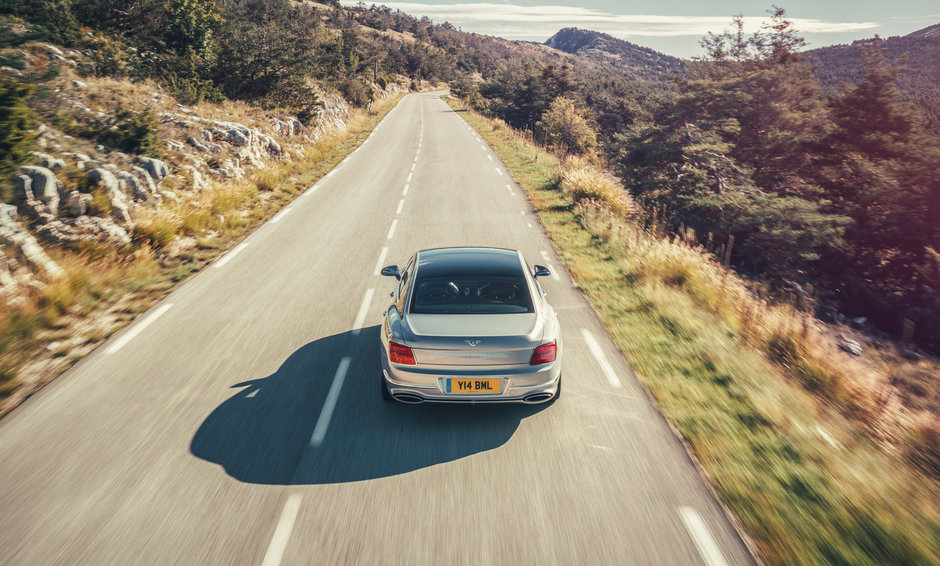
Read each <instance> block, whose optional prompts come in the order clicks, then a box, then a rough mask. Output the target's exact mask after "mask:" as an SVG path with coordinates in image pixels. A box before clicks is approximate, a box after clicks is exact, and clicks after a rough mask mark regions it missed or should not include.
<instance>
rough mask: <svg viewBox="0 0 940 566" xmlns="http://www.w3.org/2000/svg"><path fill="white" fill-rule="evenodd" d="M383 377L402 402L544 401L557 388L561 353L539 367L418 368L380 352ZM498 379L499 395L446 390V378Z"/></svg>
mask: <svg viewBox="0 0 940 566" xmlns="http://www.w3.org/2000/svg"><path fill="white" fill-rule="evenodd" d="M380 357H381V360H382V379H384V380H385V385H386V387H387V388H388V391H389V393H391V395H392V397H394V398H395V399H396V400H398V401H401V402H403V403H423V402H432V403H530V404H534V403H545V402H547V401H550V400H551V399H552V398H553V397H554V396H555V393H556V392H557V391H558V385H559V380H560V378H561V352H560V351H559V353H558V356H557V358H556V360H555V361H554V362H552V363H548V364H541V365H538V366H494V367H473V368H467V369H458V368H454V367H450V366H438V367H421V366H404V365H399V364H391V363H389V361H388V358H387V357H386V356H385V352H384V350H383V352H382V356H380ZM466 377H487V378H498V379H499V380H500V382H501V387H500V392H499V393H498V394H485V395H477V394H453V393H447V392H446V389H447V388H446V383H447V379H450V378H466Z"/></svg>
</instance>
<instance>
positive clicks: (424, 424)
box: [0, 94, 752, 566]
mask: <svg viewBox="0 0 940 566" xmlns="http://www.w3.org/2000/svg"><path fill="white" fill-rule="evenodd" d="M450 245H484V246H501V247H511V248H517V249H520V250H522V252H523V253H524V254H525V256H526V258H527V260H528V261H529V263H530V264H532V263H543V264H549V265H550V266H552V268H553V270H554V271H555V273H556V274H558V275H559V276H558V277H557V278H556V277H549V278H546V279H545V280H543V286H544V288H545V290H546V291H547V293H548V296H549V300H550V301H551V302H552V304H553V305H554V306H555V308H556V309H557V310H558V312H559V316H560V319H561V322H562V325H563V329H564V339H565V360H564V376H565V379H564V383H565V385H564V395H563V397H562V399H560V400H559V401H558V402H556V403H553V404H551V405H540V406H506V405H503V406H467V407H463V406H433V405H419V406H407V405H398V404H389V403H385V402H383V401H382V400H381V397H380V392H379V381H378V379H379V373H378V372H379V361H378V355H377V354H378V348H377V339H378V324H379V322H380V320H381V317H382V313H383V312H384V310H385V308H386V307H387V306H388V304H389V302H390V300H389V298H388V297H389V293H390V292H391V290H392V288H393V281H392V280H390V279H387V278H383V277H381V276H379V275H378V268H379V267H380V266H381V265H387V264H394V263H398V264H404V262H405V261H407V259H408V258H409V257H410V255H411V254H412V253H413V252H414V251H415V250H417V249H420V248H426V247H441V246H450ZM751 562H752V560H751V558H750V556H749V554H748V553H747V551H746V550H745V547H744V546H743V544H742V543H741V541H740V539H739V538H738V536H737V534H736V533H735V531H734V529H733V528H732V527H731V526H730V524H729V523H728V522H727V520H726V519H725V516H724V515H723V513H722V512H721V509H720V507H719V506H718V505H717V504H716V503H715V501H714V500H713V498H712V497H711V495H710V493H709V491H708V490H707V489H706V487H705V486H704V484H703V481H702V480H701V478H700V477H699V475H698V473H697V471H696V470H695V467H694V466H693V464H692V463H691V462H690V461H689V459H688V457H687V455H686V453H685V452H684V450H683V449H682V447H681V445H680V443H679V442H678V441H677V440H676V439H675V438H674V437H673V435H672V434H671V432H670V431H669V429H668V427H667V425H666V424H665V423H664V421H663V420H662V418H661V417H660V416H659V414H658V413H657V412H656V411H655V409H654V408H653V407H652V406H651V404H650V403H649V401H648V399H647V397H646V396H645V395H644V393H643V391H642V390H641V388H640V386H639V385H638V384H637V383H636V381H635V380H634V378H633V377H632V376H631V373H630V371H629V368H628V366H627V365H626V363H625V361H624V360H623V359H622V357H621V356H620V355H619V354H618V353H617V350H616V348H615V347H614V346H613V344H612V343H611V342H610V340H609V339H608V338H607V336H606V334H605V333H604V330H603V328H602V326H601V325H600V323H599V322H598V320H597V318H596V316H595V314H594V312H593V311H592V310H591V308H590V306H589V305H588V303H587V302H586V301H585V299H584V298H583V297H582V295H581V294H580V292H579V291H577V289H575V288H574V287H573V285H572V283H571V280H570V279H569V277H568V276H567V274H566V273H564V270H563V269H562V268H561V265H560V262H559V261H558V259H557V258H556V257H555V255H554V252H553V251H552V248H551V245H550V243H549V241H548V239H547V237H546V236H545V234H544V232H543V230H542V229H541V226H540V225H539V222H538V219H537V218H536V217H535V215H534V214H533V212H532V209H531V206H530V205H529V203H528V201H527V200H526V199H525V197H524V195H523V194H522V193H521V191H520V189H519V188H518V187H517V186H516V185H515V184H514V183H513V182H512V180H511V179H510V178H509V176H508V174H507V173H506V171H505V170H504V168H503V167H502V165H501V163H500V161H499V159H498V158H497V157H496V156H495V155H494V154H493V153H492V151H491V150H490V149H489V148H488V147H487V145H486V144H485V143H484V142H483V141H481V139H480V138H479V137H477V135H476V133H475V132H474V131H473V130H471V129H470V128H469V126H467V125H466V123H465V122H464V121H463V119H462V118H461V117H460V114H459V113H456V112H454V111H452V110H451V109H450V108H448V107H447V105H446V104H445V103H444V102H443V101H441V100H440V99H439V97H438V96H437V95H434V94H422V95H411V96H408V97H406V98H405V99H403V101H402V102H401V103H400V104H399V106H398V107H397V108H396V109H395V110H393V111H392V112H391V113H390V114H389V115H388V116H387V117H386V119H385V120H384V122H383V123H382V124H381V125H380V126H379V127H378V128H377V129H376V131H375V132H374V134H373V135H372V137H371V138H370V139H369V140H368V141H367V142H365V143H364V144H363V146H362V147H361V148H360V149H359V150H357V151H356V152H355V153H354V154H352V155H351V156H350V157H349V158H348V159H347V160H346V161H344V162H343V163H342V164H341V165H340V166H338V167H337V168H336V169H335V170H334V172H332V173H331V174H330V175H328V176H327V177H325V178H324V179H322V180H321V181H320V182H319V183H317V184H316V185H315V186H314V187H312V188H311V189H310V190H308V191H307V192H306V193H304V194H303V195H302V196H300V197H298V198H297V200H295V201H294V202H293V203H291V204H290V205H289V206H287V207H286V208H285V209H284V210H283V211H282V212H281V213H279V214H278V216H276V217H275V218H273V219H272V220H271V221H269V222H268V223H267V224H265V225H264V226H262V227H261V228H260V229H259V230H258V231H257V232H255V233H254V234H253V235H252V236H250V237H249V238H248V239H247V240H246V241H245V242H243V243H242V244H241V245H239V246H238V247H236V248H235V249H233V250H232V251H230V252H229V253H228V254H227V255H226V256H224V257H223V258H222V259H220V260H219V261H217V262H216V263H215V264H214V265H213V266H212V267H210V268H208V269H206V270H204V271H203V272H201V273H199V274H198V275H197V276H196V277H194V278H193V279H191V280H190V281H188V282H186V283H185V284H184V285H182V286H181V287H180V288H179V289H177V290H176V291H175V292H173V293H172V294H171V295H170V296H169V297H168V298H167V299H166V300H165V301H163V302H162V303H160V304H158V305H156V306H154V308H153V309H151V311H149V312H148V313H146V314H144V315H142V316H141V317H140V318H139V319H138V320H137V321H136V322H135V323H134V324H132V325H131V326H130V327H128V328H126V329H125V330H123V331H122V332H120V333H118V334H117V335H115V336H113V337H112V338H111V339H110V340H109V341H108V342H107V343H105V344H104V345H103V346H102V347H100V348H98V349H97V350H96V351H95V352H94V353H93V354H92V355H90V356H88V357H87V358H85V359H84V360H82V361H81V362H80V363H79V364H77V365H76V366H75V367H74V368H72V370H70V371H69V372H68V373H66V374H65V375H64V376H62V377H60V378H59V379H58V380H56V381H55V382H54V383H53V384H51V385H50V386H48V387H46V388H45V389H44V390H43V391H42V392H40V393H39V394H38V395H36V396H34V397H33V398H31V399H30V400H29V401H27V402H26V403H25V404H24V405H23V406H21V407H20V408H19V409H17V410H16V411H14V412H13V413H12V414H10V415H9V416H8V417H6V418H5V419H4V420H3V421H0V564H42V565H47V564H96V565H98V564H121V565H124V564H264V565H265V566H273V565H276V564H337V563H357V564H380V563H381V564H450V563H453V564H512V565H516V564H575V563H581V564H655V565H666V564H708V565H718V564H726V563H727V564H749V563H751Z"/></svg>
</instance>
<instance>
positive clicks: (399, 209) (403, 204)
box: [395, 199, 405, 214]
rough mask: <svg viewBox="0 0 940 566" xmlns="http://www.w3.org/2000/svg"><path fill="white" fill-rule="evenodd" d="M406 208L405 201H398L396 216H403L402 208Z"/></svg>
mask: <svg viewBox="0 0 940 566" xmlns="http://www.w3.org/2000/svg"><path fill="white" fill-rule="evenodd" d="M404 206H405V199H401V200H400V201H398V210H396V211H395V214H401V209H402V207H404Z"/></svg>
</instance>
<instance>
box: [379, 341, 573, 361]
mask: <svg viewBox="0 0 940 566" xmlns="http://www.w3.org/2000/svg"><path fill="white" fill-rule="evenodd" d="M552 359H555V354H552ZM388 361H390V362H392V363H393V364H407V365H409V366H413V365H416V364H415V355H414V352H412V351H411V348H409V347H408V346H402V345H401V344H396V343H395V342H389V343H388Z"/></svg>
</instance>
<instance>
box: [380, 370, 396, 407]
mask: <svg viewBox="0 0 940 566" xmlns="http://www.w3.org/2000/svg"><path fill="white" fill-rule="evenodd" d="M379 379H380V380H381V381H382V399H383V400H385V401H394V400H395V398H394V397H392V394H391V393H389V391H388V382H387V381H385V376H384V375H380V376H379Z"/></svg>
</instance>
